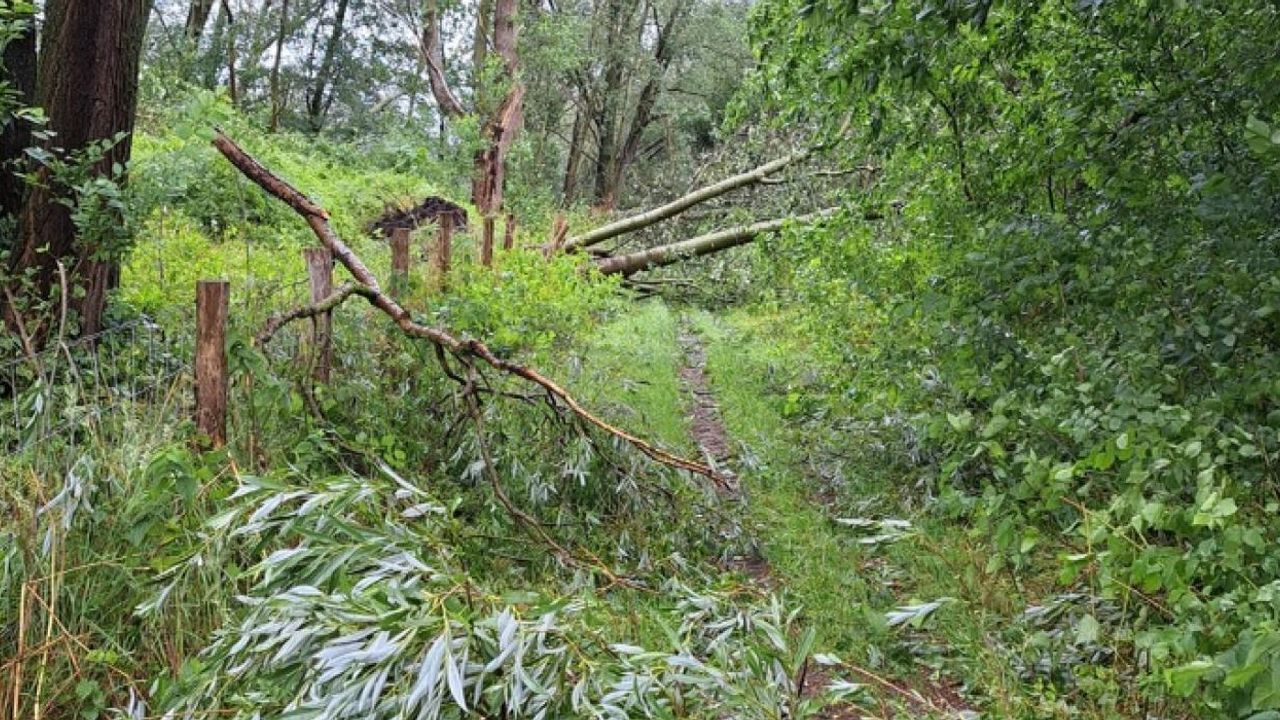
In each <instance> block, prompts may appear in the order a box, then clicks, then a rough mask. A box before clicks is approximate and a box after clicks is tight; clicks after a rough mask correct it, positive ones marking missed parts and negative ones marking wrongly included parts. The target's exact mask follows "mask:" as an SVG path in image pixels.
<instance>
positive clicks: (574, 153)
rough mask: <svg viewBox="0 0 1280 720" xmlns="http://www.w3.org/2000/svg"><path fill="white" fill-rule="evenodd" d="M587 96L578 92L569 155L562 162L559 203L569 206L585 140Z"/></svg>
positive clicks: (574, 195)
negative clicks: (562, 173) (562, 176)
mask: <svg viewBox="0 0 1280 720" xmlns="http://www.w3.org/2000/svg"><path fill="white" fill-rule="evenodd" d="M586 103H587V96H586V94H585V93H582V92H579V94H578V107H577V109H576V110H575V111H574V113H573V134H572V135H571V136H570V138H569V157H568V159H567V160H566V161H565V164H564V184H563V186H562V188H561V191H560V192H561V198H563V199H562V200H561V203H560V204H561V205H562V206H563V207H569V206H570V205H572V204H573V201H574V200H575V199H576V196H577V192H578V169H579V167H580V166H581V165H582V146H583V144H584V143H585V142H586V141H587V107H586Z"/></svg>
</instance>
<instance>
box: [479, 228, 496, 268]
mask: <svg viewBox="0 0 1280 720" xmlns="http://www.w3.org/2000/svg"><path fill="white" fill-rule="evenodd" d="M483 228H484V229H483V231H482V232H481V237H480V264H481V265H483V266H485V267H493V216H491V215H490V216H485V219H484V225H483Z"/></svg>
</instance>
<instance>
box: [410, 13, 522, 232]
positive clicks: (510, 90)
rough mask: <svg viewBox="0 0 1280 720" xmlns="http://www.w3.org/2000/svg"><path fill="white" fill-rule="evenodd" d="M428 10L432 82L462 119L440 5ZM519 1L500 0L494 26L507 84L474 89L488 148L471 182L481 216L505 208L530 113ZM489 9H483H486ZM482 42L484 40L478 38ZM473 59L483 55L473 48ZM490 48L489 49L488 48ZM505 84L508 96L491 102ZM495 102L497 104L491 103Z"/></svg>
mask: <svg viewBox="0 0 1280 720" xmlns="http://www.w3.org/2000/svg"><path fill="white" fill-rule="evenodd" d="M423 7H424V10H423V28H422V35H421V40H420V42H419V48H420V51H421V53H422V59H423V61H424V63H425V64H426V67H427V83H428V85H429V86H430V88H431V94H432V95H433V96H435V99H436V104H437V105H438V106H439V108H440V114H441V115H442V116H444V117H448V118H456V117H460V116H462V115H464V114H466V110H465V109H464V108H463V105H462V102H461V101H460V100H459V99H458V96H457V95H456V94H454V92H453V91H452V90H451V89H450V87H449V83H448V79H447V77H446V75H445V69H444V45H443V43H442V42H441V38H440V6H439V2H438V0H426V2H425V4H424V6H423ZM518 8H519V3H518V2H517V0H494V5H493V26H492V28H490V29H489V32H490V33H491V34H492V38H493V49H494V51H495V52H496V53H497V54H498V57H499V58H501V59H502V76H501V78H500V80H501V82H500V83H496V84H495V87H494V88H485V87H476V88H473V93H472V95H473V96H474V110H475V112H476V113H477V114H479V115H480V116H481V119H482V121H483V125H482V127H481V137H482V138H483V140H484V146H483V147H482V148H481V149H480V150H478V151H477V152H476V156H475V170H474V173H473V175H472V182H471V201H472V202H473V203H474V204H475V206H476V209H477V210H479V211H480V214H481V215H483V216H487V217H492V216H494V215H496V214H497V213H498V212H499V211H500V210H501V209H502V195H503V189H504V187H505V185H506V172H507V153H508V152H509V151H510V149H511V145H512V143H513V142H514V141H515V137H516V134H517V133H518V132H519V130H520V126H521V124H522V122H523V117H524V93H525V87H524V84H523V83H522V82H521V81H520V77H519V75H520V57H519V52H518V50H517V39H518V33H519V30H518V25H517V22H516V15H517V11H518ZM482 10H483V9H482ZM475 40H476V42H477V43H479V42H480V39H479V38H476V39H475ZM472 51H473V58H474V57H475V56H476V55H477V54H478V53H479V50H478V48H477V46H476V45H475V44H473V46H472ZM484 52H487V50H485V51H484ZM478 76H479V75H478V74H477V77H478ZM497 88H501V89H502V90H503V94H502V96H501V100H500V101H498V102H497V103H496V104H493V103H491V102H490V98H491V97H492V96H493V93H492V92H489V91H490V90H493V89H497ZM490 105H492V107H490Z"/></svg>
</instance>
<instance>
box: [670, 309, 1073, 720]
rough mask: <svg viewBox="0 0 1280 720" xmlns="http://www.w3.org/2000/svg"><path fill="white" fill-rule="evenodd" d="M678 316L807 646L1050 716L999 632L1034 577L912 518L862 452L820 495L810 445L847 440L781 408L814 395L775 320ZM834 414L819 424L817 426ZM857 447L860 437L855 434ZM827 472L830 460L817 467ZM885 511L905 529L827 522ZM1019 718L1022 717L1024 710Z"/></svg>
mask: <svg viewBox="0 0 1280 720" xmlns="http://www.w3.org/2000/svg"><path fill="white" fill-rule="evenodd" d="M690 322H691V324H692V325H693V327H694V328H695V329H696V331H697V333H698V335H699V336H700V337H701V338H702V340H703V342H704V344H705V346H706V349H707V374H708V379H709V382H710V384H711V386H712V388H713V390H714V391H715V393H716V396H717V399H718V401H719V403H720V408H721V414H722V416H723V418H724V421H725V424H726V427H727V429H728V431H729V433H730V435H731V436H732V437H733V438H734V439H735V440H737V441H738V442H740V443H742V445H743V446H744V448H745V451H744V456H745V457H746V458H747V462H746V465H748V467H747V469H746V470H745V472H744V473H743V476H744V482H745V485H746V492H747V493H748V514H749V517H750V520H751V522H752V525H753V531H754V532H755V533H756V536H757V540H758V542H759V547H760V552H761V554H762V555H763V557H764V558H765V559H766V560H767V561H768V563H769V565H770V567H771V569H772V572H773V574H774V576H775V579H776V582H777V584H778V585H779V587H780V588H781V589H782V590H784V591H785V592H786V593H787V594H788V595H789V596H790V597H791V598H792V600H793V601H794V602H795V603H797V604H799V605H800V606H802V607H803V608H804V619H805V621H806V624H808V625H811V626H813V627H815V628H816V629H817V631H818V638H819V640H818V646H819V647H820V648H822V649H825V650H828V651H834V652H836V653H838V654H839V655H840V656H841V657H842V658H843V659H845V660H846V661H849V662H851V663H854V664H856V665H859V666H862V667H865V668H868V669H871V670H873V671H875V672H877V673H881V674H884V675H886V676H888V677H894V678H900V679H901V682H902V684H905V685H906V686H908V687H920V688H922V687H924V686H926V685H927V684H928V682H938V681H937V680H934V681H923V680H921V678H923V677H927V676H932V675H934V674H935V671H937V672H940V673H941V674H942V675H943V676H945V677H946V678H947V680H948V681H958V682H960V683H962V684H963V685H964V686H965V687H966V688H967V689H968V690H969V694H970V697H971V698H972V699H971V700H970V702H972V703H973V704H975V705H976V706H979V707H982V708H984V709H986V710H988V711H990V712H993V713H994V714H995V716H997V717H1005V716H1019V715H1021V716H1024V717H1025V716H1032V717H1035V716H1038V717H1056V716H1059V715H1058V713H1057V712H1056V711H1057V710H1058V708H1055V707H1053V705H1052V703H1046V702H1040V700H1039V699H1037V698H1032V697H1030V696H1028V695H1027V694H1026V693H1024V689H1023V688H1021V687H1020V686H1019V683H1018V680H1017V678H1016V677H1015V675H1014V673H1013V670H1012V666H1011V662H1010V661H1011V657H1010V652H1016V650H1017V647H1016V646H1011V645H1010V644H1009V643H1008V642H1007V640H1006V638H1005V636H1004V633H1005V631H1006V630H1007V629H1008V628H1009V627H1010V625H1011V624H1012V623H1014V622H1015V620H1016V619H1017V617H1018V616H1019V615H1020V613H1021V612H1022V611H1023V609H1024V608H1025V607H1026V605H1027V603H1028V599H1029V598H1030V597H1038V596H1041V595H1045V594H1050V593H1051V592H1052V586H1051V583H1049V582H1046V580H1045V575H1044V573H1043V572H1040V571H1038V570H1034V569H1030V570H1024V571H1023V572H1022V573H1020V575H1019V577H1018V578H1017V582H1015V578H1014V576H1013V575H1012V574H1011V573H1010V572H1009V571H1008V570H1004V571H1000V570H997V571H990V570H989V569H988V560H989V558H990V555H991V553H992V552H993V550H992V548H991V547H990V545H989V544H988V543H986V542H985V541H984V540H983V539H982V538H981V537H979V536H976V535H975V534H973V533H972V532H971V531H970V530H969V529H968V528H967V527H965V526H964V525H963V524H960V523H957V522H954V521H951V520H948V519H946V518H945V517H937V516H934V515H931V514H929V513H926V512H922V511H921V510H920V507H921V505H922V503H921V502H919V501H918V499H917V498H913V491H912V490H911V489H910V485H908V484H906V481H907V480H908V479H907V478H905V477H895V476H894V471H892V470H890V469H889V468H884V467H878V466H875V465H871V464H869V463H868V462H867V461H866V460H865V457H867V456H863V455H859V454H857V453H854V454H853V457H854V458H857V459H855V460H854V461H852V462H849V463H845V464H843V465H841V467H840V469H841V471H842V472H844V473H845V475H846V477H847V478H848V481H847V483H846V484H845V485H844V486H842V487H839V488H834V489H833V488H832V487H830V485H829V484H828V483H826V482H824V480H823V478H822V474H823V472H824V471H831V470H834V467H824V466H823V462H824V460H823V456H822V453H821V452H820V451H818V450H817V447H818V446H820V445H821V444H823V443H829V444H830V443H839V444H843V445H845V446H852V445H854V444H856V443H859V442H860V438H858V437H854V436H848V435H844V436H839V435H838V434H833V435H832V436H831V437H819V436H815V435H814V428H813V427H812V426H807V427H804V428H803V432H802V428H800V427H799V424H798V423H795V422H792V421H791V420H790V419H789V418H788V417H787V415H788V413H790V412H793V411H794V408H795V406H796V405H797V404H798V403H803V402H804V400H803V398H804V396H806V395H807V394H809V393H814V392H821V387H822V377H823V373H824V372H827V371H828V370H829V369H827V368H823V367H821V366H820V365H818V364H817V363H816V361H815V360H813V359H812V358H813V354H812V353H810V352H809V351H808V348H807V347H806V342H805V339H804V338H803V337H801V336H800V333H798V332H788V331H787V330H786V328H788V327H794V326H793V325H789V324H788V323H786V322H785V318H782V317H776V316H771V315H769V314H767V313H762V312H760V311H753V312H751V313H748V312H734V313H730V314H728V315H726V316H723V317H716V316H713V315H711V314H709V313H706V312H698V313H696V314H693V315H691V317H690ZM833 419H834V418H827V420H828V421H830V420H833ZM861 441H863V442H866V441H868V440H867V439H866V438H862V439H861ZM831 464H832V465H833V466H834V465H835V462H834V461H831ZM856 516H862V517H873V518H883V517H893V518H901V519H906V520H909V521H911V522H912V524H913V527H914V529H915V532H914V533H913V534H912V535H910V536H908V537H906V538H903V539H901V540H899V541H897V542H895V543H889V544H881V545H879V546H876V547H868V546H866V545H862V544H859V543H858V542H857V538H858V535H856V534H855V532H854V531H852V530H851V529H849V528H846V527H844V526H842V525H838V524H836V523H835V521H834V518H835V517H856ZM938 598H952V599H953V600H952V601H950V602H948V603H947V604H945V605H943V606H942V608H941V609H939V610H937V611H936V612H935V613H934V614H933V615H932V616H930V617H929V618H928V619H927V620H926V621H925V622H924V623H922V624H921V626H920V627H919V628H909V629H905V630H904V629H901V628H898V629H891V628H889V627H888V626H887V623H886V621H885V613H886V612H888V611H891V610H893V609H894V608H895V607H897V606H900V605H907V604H911V603H916V602H921V601H931V600H934V599H938ZM1027 713H1030V715H1028V714H1027Z"/></svg>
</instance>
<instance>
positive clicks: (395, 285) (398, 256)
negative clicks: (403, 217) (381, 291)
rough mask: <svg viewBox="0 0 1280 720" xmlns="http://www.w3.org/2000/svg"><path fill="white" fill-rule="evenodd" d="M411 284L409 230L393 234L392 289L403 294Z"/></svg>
mask: <svg viewBox="0 0 1280 720" xmlns="http://www.w3.org/2000/svg"><path fill="white" fill-rule="evenodd" d="M408 284H409V228H396V229H395V230H394V231H392V233H391V289H392V290H393V291H396V292H402V291H403V290H404V289H405V287H407V286H408Z"/></svg>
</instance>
